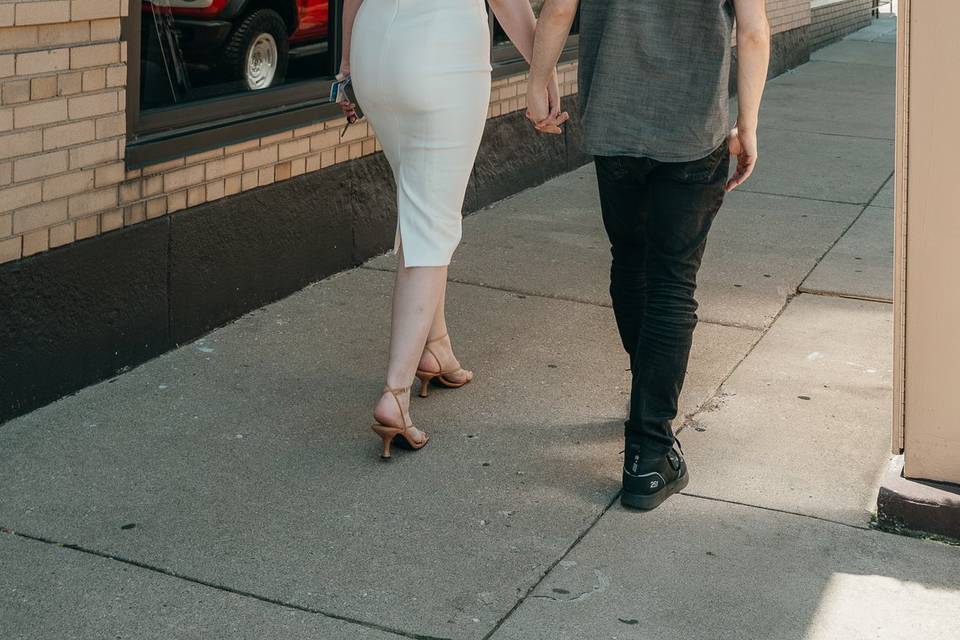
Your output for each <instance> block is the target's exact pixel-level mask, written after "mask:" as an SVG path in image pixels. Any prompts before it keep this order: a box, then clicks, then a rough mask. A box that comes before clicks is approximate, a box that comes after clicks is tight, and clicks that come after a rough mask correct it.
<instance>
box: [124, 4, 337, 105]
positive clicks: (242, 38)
mask: <svg viewBox="0 0 960 640" xmlns="http://www.w3.org/2000/svg"><path fill="white" fill-rule="evenodd" d="M330 26H331V23H330V0H250V1H245V0H144V1H143V4H142V33H141V47H142V49H141V106H142V107H143V108H147V109H149V108H153V107H163V106H170V105H174V104H180V103H185V102H191V101H193V100H200V99H204V98H213V97H218V96H226V95H232V94H239V93H249V92H255V91H261V90H264V89H268V88H270V87H276V86H279V85H282V84H285V83H291V82H297V81H300V80H306V79H311V78H317V77H321V76H325V75H328V74H329V71H330V69H332V66H331V64H330V59H329V56H330V35H331V29H330Z"/></svg>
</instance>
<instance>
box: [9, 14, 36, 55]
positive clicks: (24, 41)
mask: <svg viewBox="0 0 960 640" xmlns="http://www.w3.org/2000/svg"><path fill="white" fill-rule="evenodd" d="M2 6H3V5H0V7H2ZM36 46H37V28H36V27H15V28H13V29H4V30H3V36H2V37H0V51H16V50H18V49H32V48H34V47H36Z"/></svg>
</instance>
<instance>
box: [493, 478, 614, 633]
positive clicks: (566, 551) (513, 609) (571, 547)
mask: <svg viewBox="0 0 960 640" xmlns="http://www.w3.org/2000/svg"><path fill="white" fill-rule="evenodd" d="M620 493H621V492H620V491H617V493H616V494H614V496H613V497H612V498H611V499H610V502H608V503H607V506H606V507H604V508H603V509H602V510H601V511H600V513H598V514H597V515H596V517H595V518H594V519H593V520H592V521H591V522H590V524H589V525H587V527H586V528H585V529H584V530H583V531H581V532H580V535H578V536H577V537H576V539H575V540H574V541H573V542H571V543H570V544H569V545H568V546H567V548H566V549H564V551H563V553H561V554H560V556H559V557H558V558H557V559H556V560H554V561H553V562H552V563H550V565H549V566H547V567H546V568H545V569H544V570H543V571H542V572H541V573H540V577H539V578H537V580H536V582H534V583H533V584H532V585H530V588H529V589H527V590H526V592H525V593H524V594H523V595H522V596H520V598H518V599H517V601H516V602H515V603H514V605H513V606H512V607H510V610H509V611H507V612H506V613H505V614H504V615H503V616H502V617H501V618H500V619H499V620H497V623H496V624H495V625H493V628H492V629H490V631H488V632H487V634H486V635H485V636H483V639H482V640H490V638H491V637H493V635H494V634H496V633H497V631H499V630H500V627H502V626H503V625H504V623H505V622H506V621H507V620H509V619H510V616H512V615H513V614H514V613H515V612H516V610H517V609H519V608H520V606H521V605H522V604H523V603H524V602H526V601H527V600H528V599H529V598H530V597H531V596H532V595H533V592H534V591H536V590H537V587H539V586H540V585H541V584H542V583H543V581H544V580H546V578H547V576H549V575H550V573H551V572H552V571H553V570H554V569H556V568H557V566H558V565H559V564H560V563H561V562H563V561H564V559H566V557H567V556H568V555H570V552H571V551H573V550H574V549H575V548H576V547H577V545H579V544H580V542H581V541H582V540H583V539H584V538H586V537H587V534H589V533H590V532H591V531H593V528H594V527H595V526H597V523H598V522H600V519H601V518H603V516H604V515H606V513H607V512H608V511H610V509H611V507H613V505H615V504H616V503H617V500H619V499H620Z"/></svg>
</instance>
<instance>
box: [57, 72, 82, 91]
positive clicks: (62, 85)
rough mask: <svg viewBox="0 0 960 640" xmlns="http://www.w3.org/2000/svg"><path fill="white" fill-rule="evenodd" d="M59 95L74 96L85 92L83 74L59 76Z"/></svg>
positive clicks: (63, 74) (75, 73) (74, 73)
mask: <svg viewBox="0 0 960 640" xmlns="http://www.w3.org/2000/svg"><path fill="white" fill-rule="evenodd" d="M57 85H58V87H57V93H59V94H60V95H61V96H72V95H75V94H77V93H80V92H81V91H83V72H82V71H76V72H73V73H61V74H60V75H59V76H57Z"/></svg>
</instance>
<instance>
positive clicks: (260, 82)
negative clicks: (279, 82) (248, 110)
mask: <svg viewBox="0 0 960 640" xmlns="http://www.w3.org/2000/svg"><path fill="white" fill-rule="evenodd" d="M279 59H280V53H279V51H277V41H276V40H274V38H273V36H272V35H270V34H269V33H261V34H260V35H258V36H257V38H256V40H254V41H253V43H252V44H251V45H250V49H249V51H247V74H246V75H247V86H248V87H249V88H250V89H251V90H254V91H255V90H257V89H266V88H267V87H269V86H270V85H271V84H272V83H273V79H274V77H275V76H276V75H277V61H278V60H279Z"/></svg>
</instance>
